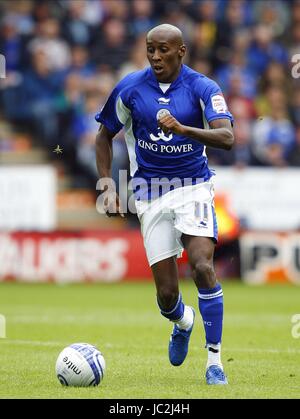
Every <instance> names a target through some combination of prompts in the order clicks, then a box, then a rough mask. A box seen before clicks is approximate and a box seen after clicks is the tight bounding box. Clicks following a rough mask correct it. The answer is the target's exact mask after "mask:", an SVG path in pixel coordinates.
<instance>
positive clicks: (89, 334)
mask: <svg viewBox="0 0 300 419" xmlns="http://www.w3.org/2000/svg"><path fill="white" fill-rule="evenodd" d="M223 289H224V295H225V318H224V338H223V356H222V359H223V364H224V367H225V371H226V373H227V375H228V379H229V385H228V386H216V387H210V386H207V385H206V384H205V381H204V373H205V363H206V350H205V349H204V332H203V326H202V323H201V322H200V315H199V312H198V309H197V317H196V324H195V327H194V330H193V334H192V337H191V342H190V350H189V354H188V357H187V359H186V361H185V363H184V364H183V365H182V366H180V367H172V366H171V365H170V364H169V361H168V355H167V346H168V340H169V335H170V333H171V328H172V325H171V323H170V322H168V321H167V320H166V319H164V318H162V317H161V316H160V314H159V312H158V309H157V306H156V302H155V290H154V285H153V284H152V283H151V282H149V283H143V282H142V283H120V284H90V285H89V284H87V285H64V286H58V285H51V284H38V285H33V284H14V283H10V284H9V283H2V284H0V313H1V314H2V315H4V316H5V317H6V338H2V339H0V377H1V379H0V398H104V399H120V398H133V399H134V398H136V399H139V398H157V399H162V398H170V399H201V398H300V338H298V339H297V338H293V336H292V333H291V331H292V326H293V324H292V322H291V317H292V315H293V314H295V313H300V288H297V287H293V286H288V285H285V286H280V285H278V286H257V287H249V286H246V285H243V284H240V283H238V282H231V283H229V282H226V283H223ZM181 291H182V293H183V297H184V301H185V302H186V303H187V304H191V305H193V306H194V307H195V308H197V292H196V288H195V287H194V285H193V284H192V283H191V282H189V281H181ZM298 330H299V329H298ZM74 342H88V343H92V344H94V345H96V346H97V347H98V348H99V349H100V350H101V351H102V352H103V355H104V357H105V360H106V364H107V368H106V375H105V378H104V380H103V382H102V383H101V384H100V386H98V387H91V388H71V387H62V386H61V384H60V383H59V382H58V380H57V378H56V376H55V371H54V367H55V362H56V358H57V356H58V354H59V352H60V351H61V350H62V349H63V348H64V347H65V346H67V345H69V344H71V343H74Z"/></svg>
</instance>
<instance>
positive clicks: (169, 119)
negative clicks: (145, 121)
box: [158, 114, 184, 135]
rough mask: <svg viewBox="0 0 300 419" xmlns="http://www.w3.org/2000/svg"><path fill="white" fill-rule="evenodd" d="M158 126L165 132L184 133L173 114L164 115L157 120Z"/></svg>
mask: <svg viewBox="0 0 300 419" xmlns="http://www.w3.org/2000/svg"><path fill="white" fill-rule="evenodd" d="M158 126H159V127H160V128H161V129H162V130H163V132H164V133H165V134H167V133H168V132H174V134H178V135H182V134H184V126H183V125H181V124H180V123H179V122H178V121H177V119H176V118H174V116H173V115H171V114H170V115H165V116H163V117H162V118H160V119H159V121H158Z"/></svg>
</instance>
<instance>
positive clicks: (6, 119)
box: [0, 0, 300, 188]
mask: <svg viewBox="0 0 300 419" xmlns="http://www.w3.org/2000/svg"><path fill="white" fill-rule="evenodd" d="M0 16H1V17H0V53H1V54H2V55H4V57H5V59H6V78H2V79H0V152H1V150H8V149H9V148H10V147H13V141H10V136H13V133H14V132H16V131H18V130H20V131H26V132H28V133H30V135H32V137H33V138H34V145H36V146H42V147H44V148H45V149H47V150H48V151H49V153H51V152H52V150H53V148H54V147H55V146H56V145H57V144H59V145H60V146H61V147H62V148H63V150H64V153H63V157H62V158H63V159H64V162H65V165H66V167H67V168H68V170H69V171H70V173H71V174H73V175H74V176H75V177H76V176H77V179H79V180H78V182H83V183H87V184H89V185H93V188H94V185H95V179H96V177H97V173H96V167H95V157H94V141H95V134H96V132H97V130H98V124H97V123H96V121H95V120H94V115H95V113H97V112H98V111H99V109H101V107H102V106H103V104H104V103H105V100H106V98H107V95H108V94H109V93H110V91H111V90H112V88H113V87H114V85H115V84H116V83H117V81H118V80H119V79H120V78H122V77H124V76H125V75H126V74H128V73H129V72H132V71H135V70H139V69H142V68H144V67H145V66H146V65H147V60H146V49H145V33H146V32H147V31H148V30H149V29H151V28H152V27H153V26H155V25H157V24H160V23H162V22H168V23H171V24H173V25H176V26H178V27H179V28H180V29H181V30H182V32H183V34H184V38H185V43H186V45H187V47H188V54H187V56H186V58H185V63H186V64H188V65H190V66H191V67H192V68H194V69H195V70H197V71H199V72H200V73H203V74H205V75H207V76H209V77H212V78H213V79H214V80H216V81H217V82H218V83H219V84H220V86H221V88H222V90H223V92H224V94H225V96H226V98H227V103H228V105H229V108H230V110H231V112H232V114H233V115H234V118H235V124H234V130H235V138H236V145H235V147H234V149H233V150H232V151H231V152H220V151H218V150H213V149H210V150H209V153H208V154H209V157H210V163H211V165H214V164H219V165H237V166H248V165H259V166H276V167H285V166H299V165H300V66H299V69H298V70H297V62H300V1H299V0H0ZM298 77H299V78H298ZM52 155H53V153H52ZM114 155H115V162H114V170H115V173H117V172H116V171H117V170H118V169H120V168H121V169H125V168H127V165H128V159H127V154H126V150H125V144H124V140H123V134H122V132H121V133H120V134H119V135H118V138H117V140H116V141H115V142H114ZM79 174H80V176H79Z"/></svg>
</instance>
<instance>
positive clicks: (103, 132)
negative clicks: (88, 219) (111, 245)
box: [96, 125, 124, 217]
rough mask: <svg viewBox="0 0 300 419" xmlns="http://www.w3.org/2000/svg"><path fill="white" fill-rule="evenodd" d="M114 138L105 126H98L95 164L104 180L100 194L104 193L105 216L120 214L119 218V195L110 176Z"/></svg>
mask: <svg viewBox="0 0 300 419" xmlns="http://www.w3.org/2000/svg"><path fill="white" fill-rule="evenodd" d="M114 136H115V133H112V132H110V131H109V129H108V128H107V127H106V126H105V125H100V128H99V131H98V133H97V136H96V163H97V169H98V173H99V176H100V178H101V179H105V182H104V183H105V187H104V189H103V191H102V192H104V193H105V199H104V201H103V206H104V210H105V212H106V214H107V215H108V216H111V215H118V214H120V215H121V217H124V213H123V210H122V206H121V202H120V198H119V195H118V194H117V193H116V190H115V188H114V187H113V185H114V183H113V179H112V174H111V166H112V159H113V148H112V147H113V146H112V141H113V138H114Z"/></svg>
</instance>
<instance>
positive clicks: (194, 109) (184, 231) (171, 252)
mask: <svg viewBox="0 0 300 419" xmlns="http://www.w3.org/2000/svg"><path fill="white" fill-rule="evenodd" d="M146 46H147V56H148V60H149V63H150V67H148V68H146V69H144V70H141V71H137V72H134V73H132V74H129V75H128V76H126V77H125V78H124V79H123V80H121V81H120V82H119V83H118V84H117V86H116V87H115V89H114V90H113V92H112V93H111V95H110V97H109V98H108V101H107V102H106V104H105V106H104V107H103V109H102V110H101V112H100V113H99V114H97V115H96V120H97V121H98V122H100V123H101V125H100V128H99V132H98V134H97V137H96V155H97V167H98V171H99V175H100V177H102V178H103V177H106V178H111V163H112V139H113V137H114V136H115V135H116V133H117V132H118V131H119V130H120V129H121V128H122V127H124V128H125V140H126V144H127V148H128V154H129V159H130V169H131V176H132V177H133V184H134V185H136V187H135V193H136V209H137V215H138V217H139V220H140V223H141V230H142V235H143V238H144V245H145V249H146V253H147V258H148V261H149V264H150V266H151V269H152V272H153V276H154V280H155V285H156V291H157V303H158V307H159V309H160V312H161V314H162V315H163V316H164V317H166V318H167V319H169V320H170V321H172V322H173V323H174V325H173V331H172V334H171V338H170V343H169V359H170V362H171V364H172V365H175V366H177V365H181V364H182V363H183V361H184V360H185V358H186V355H187V352H188V344H189V339H190V335H191V332H192V329H193V325H194V317H195V312H194V309H193V308H192V307H189V306H187V305H185V304H184V302H183V299H182V295H181V294H180V292H179V286H178V271H177V264H176V257H180V255H181V253H182V250H183V249H186V251H187V255H188V259H189V263H190V265H191V269H192V276H193V279H194V282H195V284H196V287H197V289H198V302H199V310H200V314H201V316H202V319H203V323H204V329H205V335H206V348H207V353H208V360H207V365H206V382H207V384H227V378H226V375H225V373H224V371H223V366H222V362H221V338H222V324H223V292H222V288H221V285H220V284H219V283H218V282H217V279H216V275H215V272H214V267H213V255H214V248H215V244H216V241H217V223H216V216H215V210H214V192H213V184H212V182H211V177H212V175H213V173H212V171H211V170H210V169H209V167H208V163H207V157H206V154H205V146H209V147H216V148H220V149H224V150H229V149H230V148H231V147H232V145H233V141H234V137H233V132H232V121H233V118H232V115H231V114H230V112H229V111H228V109H227V106H226V103H225V100H224V97H223V95H222V92H221V90H220V87H219V86H218V85H217V84H216V83H215V82H214V81H213V80H211V79H209V78H207V77H205V76H204V75H202V74H199V73H197V72H196V71H194V70H192V69H191V68H189V67H188V66H186V65H184V64H183V63H182V59H183V57H184V55H185V52H186V46H185V45H184V42H183V39H182V33H181V31H180V30H179V29H178V28H177V27H175V26H172V25H169V24H163V25H159V26H156V27H155V28H153V29H152V30H150V31H149V32H148V34H147V38H146ZM141 180H142V182H141ZM187 181H188V182H187ZM166 186H168V187H166ZM104 202H105V209H106V211H107V214H108V215H109V214H110V213H111V212H114V213H115V214H120V215H123V210H122V208H121V204H120V200H119V197H118V195H116V194H115V193H111V194H110V193H109V191H108V194H107V196H106V200H105V201H104ZM113 207H114V209H113Z"/></svg>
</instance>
